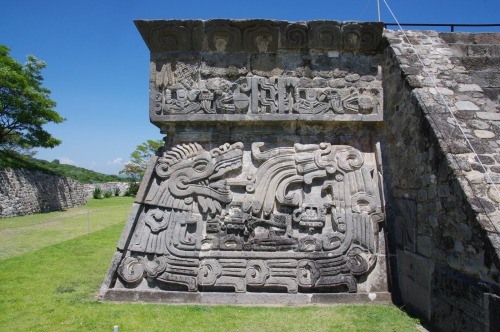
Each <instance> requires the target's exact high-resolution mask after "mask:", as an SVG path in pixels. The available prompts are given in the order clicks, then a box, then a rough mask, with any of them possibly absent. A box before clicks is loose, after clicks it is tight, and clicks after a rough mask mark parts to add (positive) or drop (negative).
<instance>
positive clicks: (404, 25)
mask: <svg viewBox="0 0 500 332" xmlns="http://www.w3.org/2000/svg"><path fill="white" fill-rule="evenodd" d="M384 25H385V27H386V28H388V27H394V26H395V27H397V26H402V27H449V28H450V32H455V27H469V28H470V27H473V28H482V27H484V28H487V27H500V23H491V24H458V23H400V24H399V25H398V24H397V23H384Z"/></svg>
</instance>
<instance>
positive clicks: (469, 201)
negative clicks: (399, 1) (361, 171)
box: [383, 31, 500, 331]
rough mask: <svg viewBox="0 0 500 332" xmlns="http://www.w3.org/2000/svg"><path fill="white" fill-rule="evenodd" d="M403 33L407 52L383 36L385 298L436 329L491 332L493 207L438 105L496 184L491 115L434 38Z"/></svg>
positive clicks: (492, 195) (399, 40)
mask: <svg viewBox="0 0 500 332" xmlns="http://www.w3.org/2000/svg"><path fill="white" fill-rule="evenodd" d="M407 34H408V36H409V38H410V40H411V43H412V44H413V45H415V48H413V47H412V46H411V45H410V44H409V43H408V42H407V41H406V39H405V38H404V36H403V34H402V33H401V32H395V31H386V32H385V36H386V38H387V39H388V41H389V43H390V45H389V47H388V48H387V49H386V62H385V64H384V74H383V82H384V91H385V95H384V100H385V101H386V107H385V109H384V117H385V121H386V125H387V138H386V139H387V141H386V142H385V144H384V146H383V152H384V171H385V173H384V174H385V181H386V188H389V189H388V191H389V192H388V215H389V217H388V220H389V243H390V248H389V251H390V255H391V258H392V259H391V268H392V274H393V283H394V287H393V288H394V289H393V290H394V291H396V292H394V293H396V294H397V293H399V294H397V295H399V296H400V300H401V301H402V302H403V303H404V305H405V306H406V307H407V308H409V309H410V310H412V311H414V312H416V313H417V314H418V315H419V316H420V317H422V318H424V319H426V320H427V321H430V322H431V324H432V325H433V326H434V327H436V328H437V329H439V330H447V331H452V330H453V331H458V330H460V331H461V330H466V329H467V330H469V329H471V330H474V331H488V330H494V329H495V328H498V326H496V327H495V324H497V323H498V321H497V323H495V321H494V320H495V315H494V314H493V313H494V312H496V313H497V314H498V297H497V295H498V294H499V291H500V287H499V286H500V283H499V282H500V280H499V278H500V275H499V270H500V260H499V252H500V237H499V233H498V230H499V229H500V209H499V203H500V199H499V197H498V194H497V193H496V191H495V188H494V187H493V186H492V185H491V183H488V180H487V179H486V177H485V171H484V170H483V169H482V168H481V167H480V165H479V163H478V160H477V159H476V157H475V155H474V153H473V152H472V151H471V150H470V149H469V148H468V146H467V142H466V140H465V138H464V136H463V134H462V132H461V131H460V129H459V128H458V126H457V125H456V123H455V120H454V119H453V117H452V116H451V115H450V112H449V110H448V109H447V108H446V107H445V106H444V105H445V104H444V103H443V101H442V98H444V99H445V100H446V102H447V103H448V105H449V106H450V109H451V111H452V112H453V114H454V115H455V117H456V118H457V119H458V121H459V123H460V126H461V127H462V128H464V132H465V134H466V135H467V138H468V139H469V140H470V142H471V143H472V145H473V146H474V149H475V151H476V152H477V153H478V155H479V158H480V159H481V160H482V162H483V163H484V164H485V165H486V170H487V171H488V172H489V174H491V177H492V179H493V181H494V182H495V183H496V184H497V186H498V183H499V182H500V181H499V177H498V174H497V170H498V167H499V163H500V153H499V151H500V149H499V146H498V141H496V139H498V122H499V121H500V113H499V109H498V107H497V105H496V104H495V103H494V102H493V101H491V100H489V99H488V98H487V97H486V96H485V94H484V93H483V92H482V90H481V88H480V87H479V86H477V85H475V84H473V83H472V81H471V78H470V75H468V73H467V71H466V70H465V68H464V67H463V66H462V64H461V63H460V61H459V59H457V58H456V57H455V53H454V51H453V50H452V49H450V48H449V47H448V45H447V44H446V43H444V42H443V40H442V39H440V38H439V37H438V35H437V33H434V32H416V31H408V32H407ZM415 49H416V50H417V52H418V54H419V55H420V58H421V59H423V62H424V64H425V66H426V68H425V69H423V68H422V65H421V64H420V61H419V60H418V58H417V56H416V55H415ZM428 73H432V76H434V77H435V78H436V84H437V89H436V87H435V86H434V83H433V82H432V79H431V78H430V77H429V76H430V75H428ZM438 92H439V93H440V94H439V93H438ZM397 290H399V292H398V291H397ZM495 294H496V295H495Z"/></svg>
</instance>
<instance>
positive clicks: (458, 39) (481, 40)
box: [439, 32, 500, 45]
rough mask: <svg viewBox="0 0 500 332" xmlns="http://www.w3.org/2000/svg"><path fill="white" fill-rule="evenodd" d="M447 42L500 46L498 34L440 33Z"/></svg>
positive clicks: (499, 35)
mask: <svg viewBox="0 0 500 332" xmlns="http://www.w3.org/2000/svg"><path fill="white" fill-rule="evenodd" d="M439 37H441V38H442V39H443V40H444V41H445V42H447V43H450V44H483V45H484V44H488V45H492V44H495V45H497V44H500V34H498V33H490V32H485V33H466V32H441V33H439Z"/></svg>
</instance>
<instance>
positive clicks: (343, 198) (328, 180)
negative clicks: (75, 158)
mask: <svg viewBox="0 0 500 332" xmlns="http://www.w3.org/2000/svg"><path fill="white" fill-rule="evenodd" d="M244 155H248V156H249V157H250V158H251V160H252V163H250V164H249V163H243V159H244ZM381 202H382V199H381V190H380V180H379V172H378V170H377V167H376V165H375V163H374V158H373V154H371V153H368V154H367V153H362V152H360V151H359V150H357V149H355V148H353V147H350V146H344V145H340V146H333V145H331V144H329V143H321V144H295V145H294V146H289V147H286V146H285V147H274V148H270V149H267V148H266V145H265V144H264V143H261V142H256V143H253V144H251V146H250V147H248V148H247V149H245V146H244V144H242V143H234V144H224V145H222V146H220V147H218V148H214V149H211V150H205V149H204V148H203V147H202V146H201V145H200V144H198V143H190V144H183V145H178V146H175V147H173V148H172V149H170V150H169V151H167V152H165V153H163V155H162V156H160V157H159V158H158V159H157V162H156V165H155V171H154V174H153V175H152V179H151V185H150V188H149V191H148V194H147V196H146V197H145V200H144V203H145V208H144V210H143V212H142V213H141V214H140V215H139V216H138V222H137V225H136V227H135V230H134V232H133V235H132V237H131V242H130V246H129V251H128V254H127V255H126V257H125V258H124V259H123V261H122V262H121V264H120V265H119V268H118V275H119V278H120V280H121V283H123V285H125V286H126V287H135V285H138V284H140V283H141V282H143V280H145V278H147V279H148V280H149V282H151V280H154V281H155V282H157V283H161V284H165V285H167V286H166V287H169V286H168V285H177V286H176V287H179V286H180V287H183V289H185V290H189V291H200V290H208V289H212V290H220V291H225V290H228V289H230V290H232V291H234V292H247V291H251V290H258V289H261V290H263V291H265V290H266V289H269V290H271V289H272V290H282V291H286V292H290V293H295V292H299V291H306V292H307V291H311V290H330V291H348V292H355V291H356V289H357V278H358V277H359V276H361V275H366V274H368V273H369V271H370V269H371V267H372V266H373V265H374V264H375V263H376V259H377V253H378V251H379V248H378V238H377V237H378V227H379V225H378V224H379V223H380V222H381V221H382V220H383V219H384V217H383V206H382V203H381ZM170 287H173V286H170Z"/></svg>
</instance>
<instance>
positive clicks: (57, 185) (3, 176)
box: [0, 168, 87, 218]
mask: <svg viewBox="0 0 500 332" xmlns="http://www.w3.org/2000/svg"><path fill="white" fill-rule="evenodd" d="M0 184H1V185H0V218H3V217H14V216H22V215H28V214H33V213H40V212H50V211H57V210H62V209H67V208H71V207H75V206H79V205H84V204H86V202H87V201H86V194H85V190H84V185H83V184H81V183H78V182H76V181H74V180H72V179H70V178H67V177H63V176H57V175H52V174H47V173H43V172H40V171H32V170H27V169H5V168H0Z"/></svg>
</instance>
